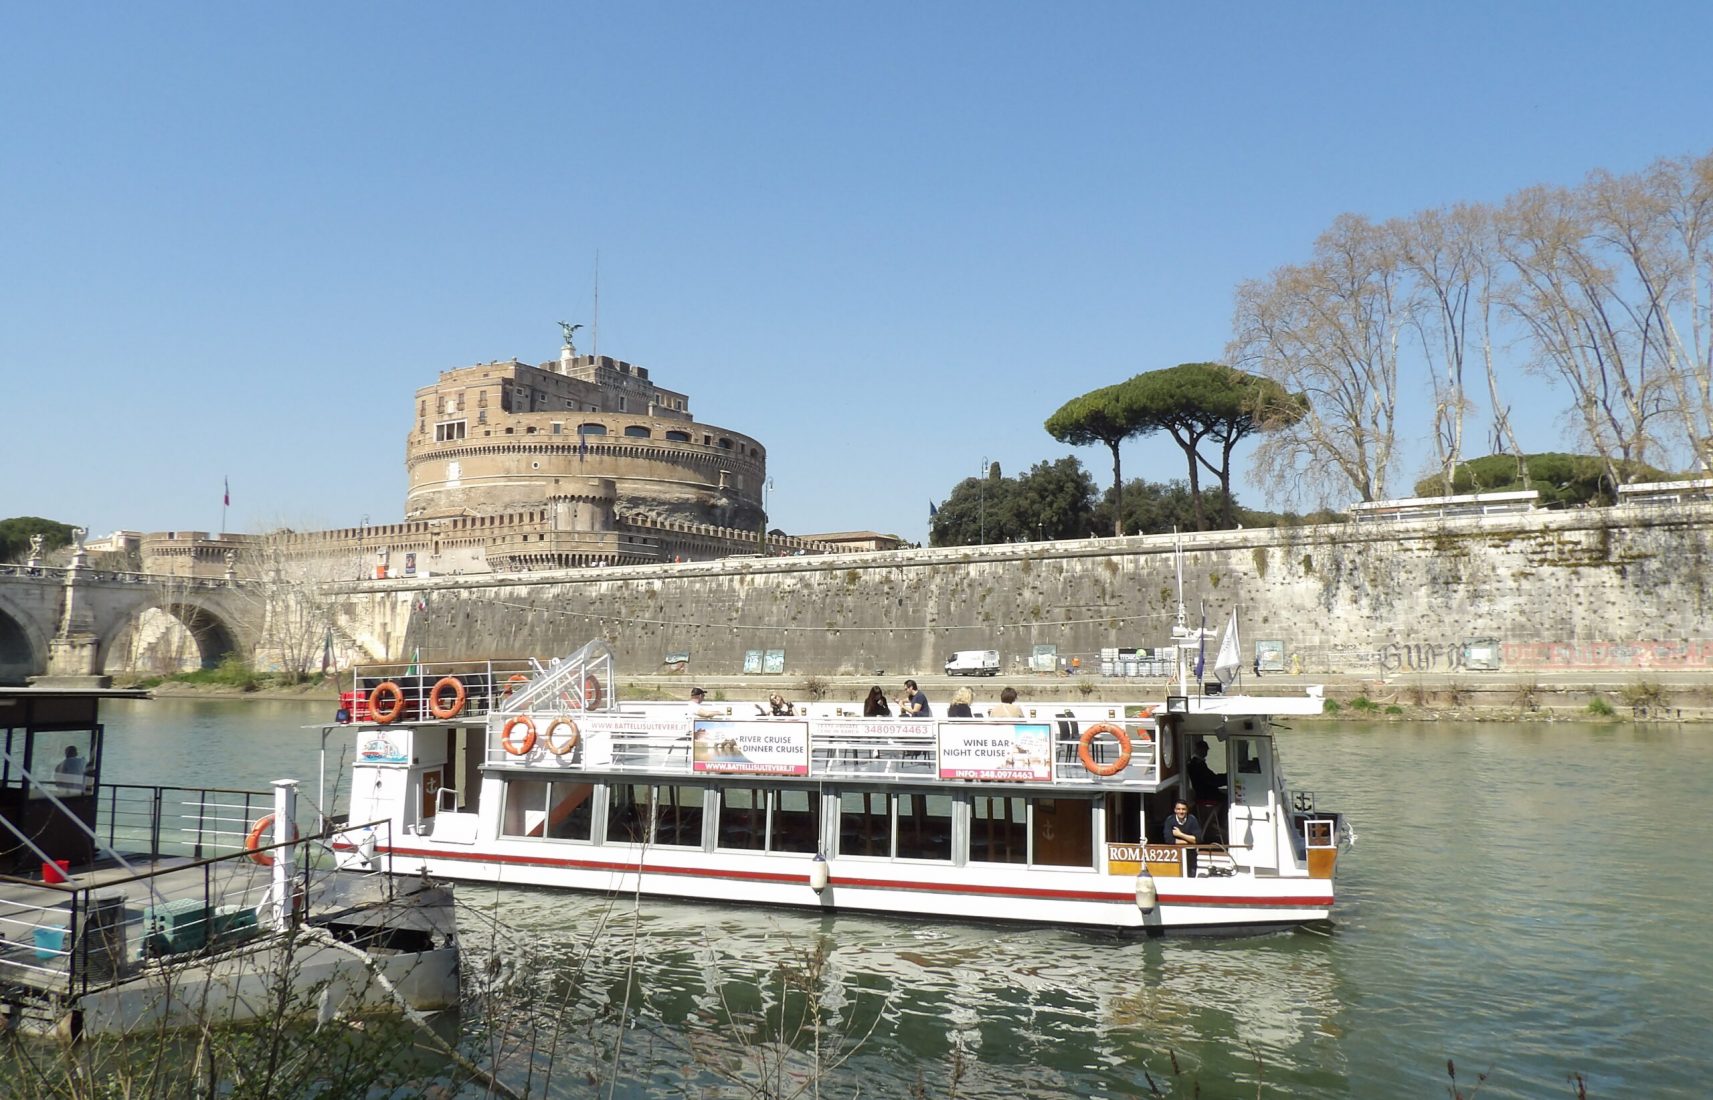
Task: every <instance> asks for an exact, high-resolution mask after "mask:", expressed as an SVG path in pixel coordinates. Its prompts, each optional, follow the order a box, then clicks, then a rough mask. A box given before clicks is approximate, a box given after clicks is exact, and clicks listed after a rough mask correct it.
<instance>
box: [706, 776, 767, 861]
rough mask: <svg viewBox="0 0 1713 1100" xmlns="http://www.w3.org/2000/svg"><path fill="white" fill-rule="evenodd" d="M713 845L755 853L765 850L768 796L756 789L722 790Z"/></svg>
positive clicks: (732, 788)
mask: <svg viewBox="0 0 1713 1100" xmlns="http://www.w3.org/2000/svg"><path fill="white" fill-rule="evenodd" d="M714 843H715V844H716V845H718V846H719V847H721V848H748V849H751V850H757V851H758V850H760V849H762V848H765V847H767V792H766V791H765V790H761V789H759V788H755V787H727V788H725V789H724V790H722V791H721V792H720V829H719V833H718V835H717V837H716V839H715V841H714Z"/></svg>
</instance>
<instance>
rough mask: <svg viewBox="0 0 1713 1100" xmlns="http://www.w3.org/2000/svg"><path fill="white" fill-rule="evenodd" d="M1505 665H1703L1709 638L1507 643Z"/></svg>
mask: <svg viewBox="0 0 1713 1100" xmlns="http://www.w3.org/2000/svg"><path fill="white" fill-rule="evenodd" d="M1502 649H1503V651H1504V657H1503V660H1504V663H1505V665H1506V666H1507V667H1516V666H1518V665H1521V666H1525V667H1530V668H1707V667H1709V666H1713V638H1691V639H1686V640H1684V641H1673V642H1507V643H1505V645H1504V646H1503V647H1502Z"/></svg>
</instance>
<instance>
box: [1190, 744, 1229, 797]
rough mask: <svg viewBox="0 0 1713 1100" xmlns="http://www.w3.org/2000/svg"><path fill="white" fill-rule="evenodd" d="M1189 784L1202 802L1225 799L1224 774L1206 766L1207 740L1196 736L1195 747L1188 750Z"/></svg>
mask: <svg viewBox="0 0 1713 1100" xmlns="http://www.w3.org/2000/svg"><path fill="white" fill-rule="evenodd" d="M1189 773H1190V786H1191V787H1193V788H1195V792H1196V798H1197V799H1198V800H1200V801H1203V802H1224V801H1225V776H1223V775H1221V774H1220V773H1218V772H1216V771H1214V770H1213V769H1212V768H1210V767H1208V764H1207V740H1206V739H1205V738H1201V737H1198V738H1196V743H1195V747H1194V748H1193V749H1191V751H1190V763H1189Z"/></svg>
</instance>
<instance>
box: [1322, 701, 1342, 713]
mask: <svg viewBox="0 0 1713 1100" xmlns="http://www.w3.org/2000/svg"><path fill="white" fill-rule="evenodd" d="M1342 709H1343V708H1342V707H1340V706H1339V705H1338V700H1337V699H1328V700H1327V701H1326V705H1325V706H1323V707H1322V708H1321V710H1322V711H1323V712H1324V713H1326V714H1337V713H1338V712H1339V711H1340V710H1342Z"/></svg>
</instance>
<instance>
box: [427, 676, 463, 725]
mask: <svg viewBox="0 0 1713 1100" xmlns="http://www.w3.org/2000/svg"><path fill="white" fill-rule="evenodd" d="M446 688H451V689H452V701H451V702H450V703H442V702H441V701H440V693H441V692H442V691H443V690H444V689H446ZM469 697H470V693H469V692H468V691H466V690H464V681H462V680H460V679H458V677H456V676H442V677H441V678H440V679H438V680H436V681H434V686H433V687H431V688H429V689H428V713H430V714H432V715H434V716H435V717H436V718H439V719H442V720H444V719H447V718H456V717H458V714H459V712H461V711H462V710H463V709H464V700H466V699H468V698H469Z"/></svg>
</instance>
